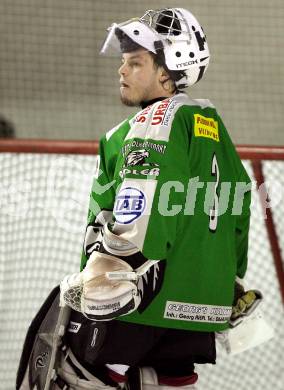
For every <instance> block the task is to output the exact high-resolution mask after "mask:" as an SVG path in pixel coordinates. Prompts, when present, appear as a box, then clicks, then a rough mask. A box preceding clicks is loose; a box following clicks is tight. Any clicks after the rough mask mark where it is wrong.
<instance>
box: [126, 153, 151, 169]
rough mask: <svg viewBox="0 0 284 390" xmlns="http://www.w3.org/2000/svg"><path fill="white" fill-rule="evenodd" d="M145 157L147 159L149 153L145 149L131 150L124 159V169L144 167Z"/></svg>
mask: <svg viewBox="0 0 284 390" xmlns="http://www.w3.org/2000/svg"><path fill="white" fill-rule="evenodd" d="M147 157H149V152H148V151H147V150H146V149H140V150H133V151H132V152H130V153H128V155H127V156H126V157H125V161H124V167H129V166H133V165H144V163H145V159H146V158H147Z"/></svg>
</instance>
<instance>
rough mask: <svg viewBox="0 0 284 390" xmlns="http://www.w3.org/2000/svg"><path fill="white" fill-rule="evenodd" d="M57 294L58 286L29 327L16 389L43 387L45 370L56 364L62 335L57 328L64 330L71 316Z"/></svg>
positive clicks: (48, 370)
mask: <svg viewBox="0 0 284 390" xmlns="http://www.w3.org/2000/svg"><path fill="white" fill-rule="evenodd" d="M59 295H60V289H59V286H56V287H55V288H54V289H53V290H52V291H51V292H50V294H49V296H48V297H47V299H46V300H45V302H44V303H43V305H42V306H41V308H40V310H39V311H38V313H37V315H36V316H35V318H34V319H33V321H32V322H31V324H30V326H29V328H28V331H27V335H26V338H25V342H24V346H23V350H22V354H21V358H20V363H19V367H18V372H17V378H16V390H22V389H25V390H29V389H31V390H32V389H34V388H36V389H38V390H43V389H44V387H45V384H46V380H47V376H48V373H50V369H52V368H53V366H54V364H55V363H56V359H55V358H56V353H57V349H58V347H59V346H60V344H61V338H62V335H61V334H59V332H58V330H59V329H60V330H61V329H64V328H62V326H63V327H64V326H66V324H67V323H68V319H69V315H70V310H69V309H68V308H64V309H63V308H61V307H60V306H59ZM59 322H60V323H61V324H60V327H59ZM51 366H52V367H51Z"/></svg>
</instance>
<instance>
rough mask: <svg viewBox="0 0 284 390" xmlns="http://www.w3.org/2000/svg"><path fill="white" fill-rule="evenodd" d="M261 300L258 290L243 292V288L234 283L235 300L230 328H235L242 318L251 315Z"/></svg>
mask: <svg viewBox="0 0 284 390" xmlns="http://www.w3.org/2000/svg"><path fill="white" fill-rule="evenodd" d="M262 299H263V297H262V294H261V292H260V291H259V290H248V291H245V290H244V288H243V286H242V285H241V284H240V283H238V282H236V283H235V299H234V303H233V309H232V314H231V317H230V321H229V324H230V326H231V327H235V326H237V325H238V324H240V323H241V322H242V321H243V319H244V317H247V316H249V315H251V314H252V313H253V311H254V310H255V309H256V308H257V306H258V305H259V303H260V302H261V301H262Z"/></svg>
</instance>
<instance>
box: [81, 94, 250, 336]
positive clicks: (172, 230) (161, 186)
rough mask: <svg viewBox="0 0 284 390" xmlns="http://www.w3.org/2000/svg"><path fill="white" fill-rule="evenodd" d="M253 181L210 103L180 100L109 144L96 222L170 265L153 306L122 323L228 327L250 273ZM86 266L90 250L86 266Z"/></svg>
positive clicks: (147, 113)
mask: <svg viewBox="0 0 284 390" xmlns="http://www.w3.org/2000/svg"><path fill="white" fill-rule="evenodd" d="M249 183H250V180H249V177H248V175H247V173H246V171H245V169H244V167H243V165H242V163H241V161H240V158H239V156H238V154H237V152H236V150H235V148H234V146H233V144H232V141H231V139H230V137H229V135H228V133H227V130H226V128H225V126H224V124H223V122H222V120H221V118H220V117H219V115H218V113H217V111H216V109H215V108H214V106H213V105H212V104H211V102H210V101H209V100H192V99H190V98H189V97H188V96H187V95H186V94H184V93H181V94H177V95H175V96H174V97H172V98H167V99H165V100H163V101H158V102H156V103H154V104H152V105H150V106H148V107H147V108H145V109H144V110H142V111H140V112H138V113H137V114H136V115H135V116H134V117H132V118H130V119H127V120H125V121H124V122H122V123H121V124H120V125H118V126H116V127H115V128H114V129H112V130H111V131H109V132H108V133H107V134H106V135H105V136H104V137H103V138H102V140H101V142H100V165H99V171H98V174H97V178H96V179H95V181H94V185H93V189H92V192H91V199H90V209H89V219H88V222H89V224H93V227H94V226H96V223H103V222H105V221H106V220H108V221H109V220H110V219H111V218H113V219H114V221H115V223H114V229H113V231H114V232H115V233H116V234H118V235H120V236H121V237H123V238H124V239H126V240H128V241H129V242H131V243H132V244H134V245H135V246H136V247H137V248H139V250H140V251H141V253H142V254H143V255H144V256H145V257H146V258H147V259H151V260H161V261H160V263H161V262H166V263H165V264H166V267H165V272H164V278H163V283H162V286H161V289H160V291H159V293H158V294H157V295H156V296H155V298H154V299H153V300H152V302H151V304H149V305H148V306H147V307H146V308H145V310H144V311H143V312H139V311H138V310H137V311H135V312H133V313H131V314H129V315H126V316H123V317H120V318H119V319H120V320H122V321H128V322H134V323H140V324H147V325H152V326H160V327H168V328H180V329H191V330H198V331H199V330H200V331H218V330H223V329H225V328H227V321H228V318H229V317H230V314H231V305H232V301H233V291H234V281H235V278H236V276H239V277H240V278H242V277H243V276H244V274H245V271H246V268H247V247H248V230H249V218H250V209H249V207H250V191H249ZM94 221H95V222H96V223H94ZM101 221H103V222H101ZM86 247H87V246H86V245H85V249H86ZM93 248H94V247H93ZM86 261H87V252H86V250H85V253H84V254H83V256H82V264H81V266H82V268H83V267H84V265H85V263H86ZM158 264H159V263H158ZM143 277H144V278H146V279H147V274H146V275H144V276H143ZM152 282H153V283H155V278H154V279H152Z"/></svg>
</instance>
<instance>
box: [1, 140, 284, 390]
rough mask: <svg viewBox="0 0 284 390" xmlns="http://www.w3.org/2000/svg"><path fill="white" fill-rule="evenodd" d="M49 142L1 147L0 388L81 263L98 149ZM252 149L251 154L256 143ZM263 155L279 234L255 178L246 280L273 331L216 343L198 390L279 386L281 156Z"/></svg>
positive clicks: (282, 340) (283, 318) (282, 335)
mask: <svg viewBox="0 0 284 390" xmlns="http://www.w3.org/2000/svg"><path fill="white" fill-rule="evenodd" d="M13 142H14V144H13ZM16 142H17V141H11V145H12V144H13V145H16ZM49 142H50V143H49V144H48V143H47V144H48V145H49V146H52V144H51V141H49ZM0 149H1V148H0ZM10 149H11V150H12V149H13V148H10ZM53 149H54V150H57V151H58V153H49V150H48V148H46V147H45V148H43V149H42V151H48V153H43V152H42V151H41V152H40V150H41V149H40V148H37V150H38V152H37V153H34V152H33V153H27V150H24V153H23V152H21V151H20V150H18V151H17V153H16V152H11V151H7V150H9V148H8V147H7V148H6V150H5V148H4V149H2V153H0V167H1V169H0V218H1V223H0V318H1V322H0V390H12V389H14V388H15V377H16V371H17V367H18V362H19V357H20V353H21V349H22V346H23V340H24V337H25V334H26V331H27V328H28V326H29V323H30V321H31V320H32V319H33V317H34V316H35V314H36V312H37V310H38V309H39V307H40V305H41V304H42V303H43V301H44V299H45V298H46V296H47V295H48V293H49V292H50V290H51V289H52V288H53V287H54V286H55V285H56V284H58V282H59V281H60V280H61V279H62V278H63V276H65V275H66V274H68V273H72V272H75V271H77V270H78V268H79V264H80V256H81V248H82V240H83V235H84V231H85V223H86V216H87V208H88V200H89V191H90V187H91V182H92V177H93V173H94V168H95V162H96V155H95V154H93V155H91V154H90V155H87V154H80V153H73V154H63V152H64V153H65V152H66V149H63V150H62V153H60V148H57V149H56V148H54V144H53ZM4 150H5V151H4ZM15 150H16V149H15ZM70 150H73V149H71V148H70ZM251 152H252V153H251V156H252V157H255V151H253V149H252V151H251ZM249 153H250V152H249ZM244 155H245V157H246V160H245V161H244V164H245V166H246V168H247V169H248V172H249V173H250V175H251V177H252V179H253V180H256V178H255V177H254V173H255V171H253V165H252V163H251V161H250V159H249V157H250V154H244ZM264 157H265V156H264ZM267 158H268V159H264V160H262V166H263V173H264V178H265V182H266V183H267V184H268V187H269V188H271V189H272V191H271V193H269V195H270V197H269V200H267V206H272V207H271V209H269V208H267V210H268V211H269V210H270V211H272V216H273V222H274V225H273V226H274V227H275V233H276V237H278V238H277V240H276V244H275V242H274V244H273V241H271V231H270V230H267V225H268V226H269V223H268V224H267V222H268V220H267V219H264V216H263V215H264V214H263V210H262V208H261V204H260V200H259V199H260V198H259V191H257V188H258V186H256V187H255V190H254V191H253V205H252V221H251V231H250V249H249V269H248V273H247V276H246V284H247V286H248V287H249V288H256V289H259V290H261V291H262V292H263V294H264V303H263V304H262V312H263V314H264V315H265V317H266V319H267V320H268V321H269V323H270V324H271V326H272V327H273V328H274V330H275V337H274V339H272V340H271V341H269V342H267V343H265V344H263V345H261V346H259V347H256V348H254V349H252V350H250V351H248V352H244V353H242V354H239V355H235V356H228V355H226V354H225V353H224V352H222V351H221V350H220V348H218V359H217V365H216V366H209V365H206V366H198V367H197V371H198V374H199V378H200V379H199V385H198V389H200V390H216V389H222V390H262V389H263V390H264V389H265V390H267V389H274V390H282V389H283V386H284V374H283V373H284V356H283V350H284V315H283V284H282V285H281V280H279V278H281V275H282V276H283V274H281V272H283V263H282V262H281V252H282V253H284V222H283V221H284V206H283V202H284V160H281V159H280V157H279V154H277V155H275V159H277V161H274V160H273V158H274V157H273V155H272V152H271V157H267ZM282 158H284V152H283V151H282ZM275 183H277V185H276V187H275ZM275 188H276V190H275ZM268 219H269V215H268ZM270 223H271V221H270ZM270 228H271V226H270ZM268 232H269V234H268ZM269 237H270V238H269ZM271 245H273V246H271ZM272 247H273V250H272ZM277 251H278V259H276V260H275V257H277V253H276V252H277ZM275 261H276V266H275ZM277 261H278V262H277ZM281 289H282V290H281ZM281 291H282V293H281Z"/></svg>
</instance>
